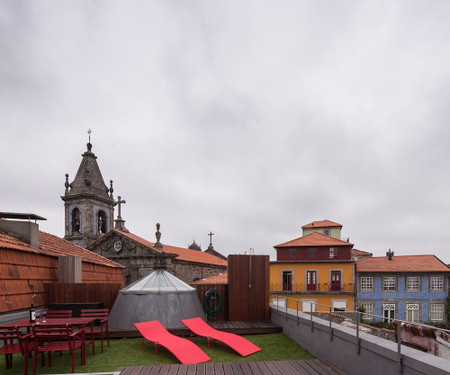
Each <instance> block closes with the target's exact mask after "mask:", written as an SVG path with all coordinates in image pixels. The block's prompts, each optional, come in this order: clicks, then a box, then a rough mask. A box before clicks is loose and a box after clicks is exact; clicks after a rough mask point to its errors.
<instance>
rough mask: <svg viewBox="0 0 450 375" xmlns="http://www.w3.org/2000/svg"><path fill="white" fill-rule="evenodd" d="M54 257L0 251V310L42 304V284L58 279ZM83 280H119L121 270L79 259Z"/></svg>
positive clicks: (120, 281)
mask: <svg viewBox="0 0 450 375" xmlns="http://www.w3.org/2000/svg"><path fill="white" fill-rule="evenodd" d="M58 276H59V275H58V258H57V257H52V256H47V255H43V254H37V253H33V252H27V251H17V250H9V249H1V251H0V313H3V312H8V311H14V310H20V309H26V308H29V307H30V305H31V304H33V305H35V306H42V305H44V283H57V282H58ZM82 280H83V282H96V283H110V282H111V283H123V270H122V269H121V268H113V267H107V266H102V265H98V264H94V263H86V262H82Z"/></svg>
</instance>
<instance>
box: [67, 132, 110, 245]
mask: <svg viewBox="0 0 450 375" xmlns="http://www.w3.org/2000/svg"><path fill="white" fill-rule="evenodd" d="M88 134H89V142H88V143H87V145H86V146H87V151H86V152H85V153H84V154H82V155H81V156H82V157H83V158H82V160H81V164H80V166H79V168H78V171H77V174H76V175H75V178H74V180H73V181H72V182H71V183H69V175H68V174H66V181H65V188H66V189H65V193H64V195H63V196H61V199H62V200H63V201H64V207H65V213H64V220H65V236H64V238H65V239H66V240H68V241H71V242H73V243H76V244H77V245H80V246H82V247H87V246H88V245H90V244H91V243H92V242H94V241H95V240H97V239H98V238H99V237H100V236H102V235H103V234H104V233H106V232H108V231H110V230H111V229H112V228H113V221H114V205H115V202H114V198H113V191H114V190H113V187H112V180H111V181H110V188H108V187H107V186H106V184H105V181H104V180H103V176H102V173H101V171H100V168H99V166H98V164H97V156H95V154H94V153H93V152H92V144H91V130H90V129H89V131H88Z"/></svg>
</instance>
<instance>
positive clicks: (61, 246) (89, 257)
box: [0, 231, 124, 268]
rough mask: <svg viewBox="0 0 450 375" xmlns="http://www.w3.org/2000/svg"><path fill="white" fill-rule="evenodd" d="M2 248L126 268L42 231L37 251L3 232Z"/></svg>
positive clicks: (1, 235)
mask: <svg viewBox="0 0 450 375" xmlns="http://www.w3.org/2000/svg"><path fill="white" fill-rule="evenodd" d="M0 248H3V249H11V250H18V251H26V252H30V253H35V254H42V255H49V256H55V257H57V256H60V255H61V256H67V255H70V256H78V257H80V258H81V260H82V261H83V262H90V263H96V264H101V265H104V266H108V267H116V268H124V266H122V265H121V264H119V263H116V262H113V261H111V260H109V259H106V258H105V257H102V256H101V255H98V254H95V253H93V252H92V251H89V250H87V249H85V248H83V247H81V246H78V245H76V244H74V243H72V242H69V241H66V240H64V239H62V238H59V237H58V236H55V235H53V234H49V233H46V232H42V231H39V249H35V248H33V247H31V246H30V245H28V244H27V243H24V242H22V241H19V240H18V239H17V238H15V237H12V236H9V235H7V234H5V233H3V232H0Z"/></svg>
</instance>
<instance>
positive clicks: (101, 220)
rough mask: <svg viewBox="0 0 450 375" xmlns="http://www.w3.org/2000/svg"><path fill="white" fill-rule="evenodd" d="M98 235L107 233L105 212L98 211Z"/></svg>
mask: <svg viewBox="0 0 450 375" xmlns="http://www.w3.org/2000/svg"><path fill="white" fill-rule="evenodd" d="M97 229H98V233H106V214H105V211H98V228H97Z"/></svg>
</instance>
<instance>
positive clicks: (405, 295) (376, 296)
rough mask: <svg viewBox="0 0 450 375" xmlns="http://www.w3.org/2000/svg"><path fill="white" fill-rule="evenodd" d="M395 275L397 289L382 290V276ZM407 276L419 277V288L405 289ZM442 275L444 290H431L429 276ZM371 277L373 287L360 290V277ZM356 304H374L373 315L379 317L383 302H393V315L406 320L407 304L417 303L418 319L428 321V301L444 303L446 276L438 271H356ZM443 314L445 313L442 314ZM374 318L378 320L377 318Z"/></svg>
mask: <svg viewBox="0 0 450 375" xmlns="http://www.w3.org/2000/svg"><path fill="white" fill-rule="evenodd" d="M385 276H395V277H396V281H397V289H396V290H395V291H383V277H385ZM408 276H419V277H420V290H419V291H411V292H410V291H407V287H406V283H407V281H406V279H407V277H408ZM431 276H444V290H442V291H431V290H430V285H429V284H430V277H431ZM362 277H373V280H374V287H373V290H372V291H371V292H368V291H362V290H361V278H362ZM357 290H358V305H360V304H362V303H373V304H374V315H376V316H378V317H381V316H382V315H383V304H388V303H391V304H392V303H393V304H395V317H396V318H398V319H404V320H407V312H406V309H407V304H409V303H419V304H420V309H419V315H420V321H422V322H429V321H430V316H429V305H430V303H442V304H445V303H446V297H447V295H448V277H447V276H446V275H442V274H439V273H430V274H420V275H419V274H399V273H386V274H378V273H377V274H375V273H358V275H357ZM444 315H445V314H444ZM376 320H380V318H377V319H376Z"/></svg>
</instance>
